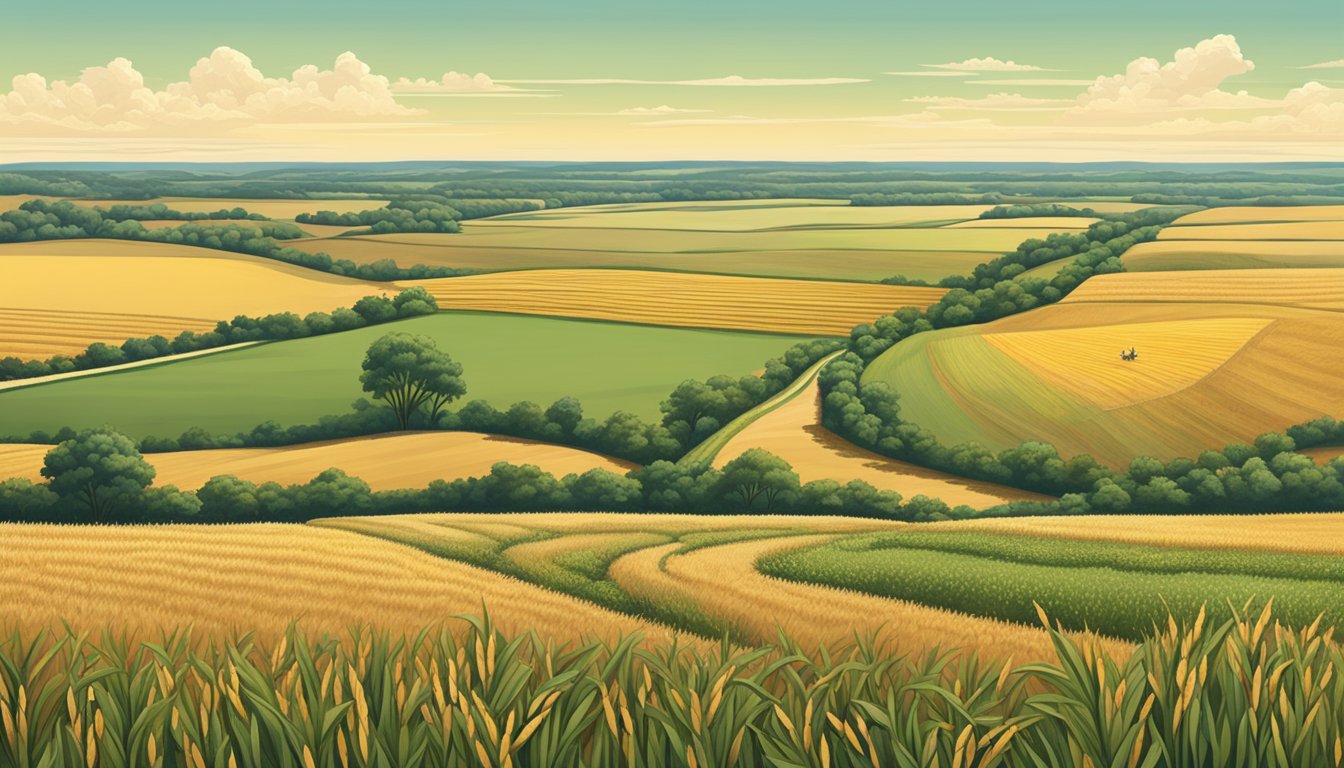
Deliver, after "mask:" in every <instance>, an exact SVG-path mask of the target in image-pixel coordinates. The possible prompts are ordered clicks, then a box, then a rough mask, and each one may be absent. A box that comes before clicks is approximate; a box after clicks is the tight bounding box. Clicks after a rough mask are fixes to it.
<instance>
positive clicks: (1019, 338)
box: [866, 269, 1344, 466]
mask: <svg viewBox="0 0 1344 768" xmlns="http://www.w3.org/2000/svg"><path fill="white" fill-rule="evenodd" d="M1341 308H1344V270H1332V269H1321V270H1312V271H1307V270H1273V269H1270V270H1255V271H1246V270H1242V271H1236V270H1232V271H1201V272H1191V273H1182V274H1181V275H1180V276H1179V277H1173V276H1172V275H1169V274H1163V273H1151V272H1150V273H1124V274H1117V275H1103V276H1098V277H1094V278H1092V279H1090V280H1088V281H1087V282H1086V283H1084V284H1083V285H1082V286H1080V288H1079V289H1078V290H1076V291H1075V292H1074V293H1073V294H1071V295H1070V296H1069V297H1068V298H1067V299H1066V300H1065V301H1063V302H1061V303H1059V304H1056V305H1052V306H1048V307H1044V308H1042V309H1039V310H1035V311H1033V312H1030V313H1026V314H1023V315H1017V316H1013V317H1008V318H1004V319H1002V320H998V321H995V322H993V323H989V324H987V325H984V326H979V327H974V328H961V329H950V330H944V331H937V332H935V333H933V334H928V335H921V336H919V337H914V338H912V339H910V340H907V341H905V342H902V343H901V344H898V345H896V346H895V347H893V349H892V350H889V351H888V352H887V353H884V355H883V356H882V357H880V358H879V359H878V361H877V362H876V363H875V364H874V365H873V366H872V367H870V369H869V372H868V374H866V375H867V376H869V377H880V378H881V380H884V381H888V382H890V383H891V384H892V385H893V386H895V387H896V388H897V389H898V390H899V391H900V392H901V393H902V398H901V411H902V414H903V416H905V417H906V418H908V419H909V420H911V421H913V422H914V423H916V424H918V425H920V426H921V427H924V428H926V429H929V430H931V431H932V432H934V434H937V435H938V436H939V437H940V438H941V439H942V440H943V441H944V442H948V443H951V444H956V443H961V442H971V441H974V442H980V443H982V444H984V445H986V446H988V447H990V448H993V449H996V450H999V449H1003V448H1008V447H1011V446H1014V445H1017V444H1018V443H1020V442H1022V441H1024V440H1045V441H1047V442H1050V443H1052V444H1054V445H1055V446H1057V447H1058V448H1059V450H1060V451H1061V453H1063V454H1064V455H1066V456H1068V455H1074V454H1088V455H1091V456H1093V457H1095V458H1097V459H1098V460H1100V461H1102V462H1105V463H1107V464H1111V465H1113V466H1123V465H1125V464H1128V462H1129V461H1130V459H1132V458H1133V457H1135V456H1153V457H1156V458H1159V459H1163V460H1168V459H1172V458H1176V457H1179V456H1195V455H1198V454H1199V452H1200V451H1203V450H1206V449H1208V448H1210V447H1221V446H1223V445H1226V444H1228V443H1231V442H1245V441H1250V440H1253V439H1254V438H1255V437H1256V436H1257V435H1259V434H1261V433H1263V432H1268V431H1281V430H1283V429H1285V428H1286V427H1289V426H1291V425H1293V424H1298V423H1301V422H1304V421H1309V420H1311V419H1314V418H1317V417H1320V416H1323V415H1336V414H1339V413H1344V380H1341V379H1340V377H1339V376H1338V373H1337V368H1338V366H1337V364H1336V362H1335V360H1336V357H1337V355H1336V350H1337V349H1339V348H1340V346H1341V345H1344V314H1341V313H1340V312H1339V311H1338V310H1339V309H1341ZM1131 347H1133V348H1135V349H1136V350H1137V351H1138V353H1139V359H1138V360H1135V361H1132V362H1126V361H1122V360H1120V350H1121V348H1124V349H1129V348H1131Z"/></svg>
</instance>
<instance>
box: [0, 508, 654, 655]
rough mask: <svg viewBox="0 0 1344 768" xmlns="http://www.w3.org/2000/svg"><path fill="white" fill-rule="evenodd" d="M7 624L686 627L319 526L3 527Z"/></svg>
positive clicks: (1, 566) (603, 630)
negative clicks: (476, 617) (463, 622)
mask: <svg viewBox="0 0 1344 768" xmlns="http://www.w3.org/2000/svg"><path fill="white" fill-rule="evenodd" d="M0 550H3V551H4V552H5V557H4V558H0V581H2V582H3V583H4V584H5V585H6V586H5V600H4V601H3V602H0V625H2V626H5V627H8V628H24V629H27V630H34V629H38V628H59V627H60V623H61V622H67V623H68V624H69V625H70V626H71V627H72V628H73V629H75V630H76V631H94V632H97V631H101V630H102V629H104V628H113V629H114V631H115V630H122V629H124V630H126V631H129V632H132V633H134V634H137V635H140V636H144V637H146V638H147V639H154V638H157V637H158V636H159V635H160V633H161V632H163V631H167V630H172V629H174V628H178V627H183V626H191V627H193V630H194V631H195V632H196V633H197V634H198V635H202V636H209V635H214V636H223V635H236V634H239V633H241V632H246V631H254V632H257V633H258V634H260V635H261V636H262V637H267V638H274V637H276V636H278V635H279V634H281V633H283V632H284V631H285V629H286V628H287V627H289V626H290V625H291V624H296V625H298V626H300V627H303V628H305V629H306V630H308V631H312V632H333V633H340V632H342V631H344V630H346V629H347V628H350V627H353V626H358V625H365V624H369V623H373V624H376V625H378V626H381V627H386V628H389V629H392V630H395V631H404V632H415V631H418V630H420V629H422V628H424V627H426V626H431V627H432V626H436V625H439V626H452V625H453V624H454V619H453V616H455V615H457V614H462V613H480V610H481V606H482V604H485V605H487V606H488V607H489V610H490V614H491V618H492V619H493V620H495V621H496V622H498V623H499V624H500V625H501V626H502V627H507V628H508V629H507V630H506V631H511V632H527V631H530V630H536V631H538V632H539V633H541V634H543V635H545V636H548V637H553V638H555V639H556V640H559V641H563V642H572V641H577V640H579V639H581V638H584V637H600V638H606V639H608V640H615V639H616V638H617V637H619V636H621V635H626V634H629V633H631V632H636V631H638V632H641V633H643V634H644V635H645V636H646V637H648V638H650V639H651V640H656V639H660V638H668V637H669V636H670V635H671V634H672V633H671V632H670V631H669V630H667V629H665V628H662V627H660V626H658V625H655V624H651V623H650V622H648V621H644V620H641V619H637V618H633V617H630V616H625V615H621V614H617V613H614V612H612V611H609V610H605V609H602V608H599V607H597V606H594V605H592V604H590V603H586V602H583V601H581V600H576V599H574V598H571V597H568V596H566V595H562V594H559V593H556V592H552V591H549V590H545V589H541V588H539V587H535V586H532V585H530V584H526V583H522V582H519V581H517V580H515V579H511V578H508V577H505V576H501V575H499V574H496V573H493V572H490V571H487V570H482V569H479V568H474V567H472V566H469V565H465V564H462V563H460V562H455V561H452V560H447V559H442V558H437V557H434V556H432V555H429V554H425V553H423V552H420V551H417V550H415V549H413V548H411V547H406V546H401V545H398V544H394V543H390V542H384V541H380V540H378V539H375V538H372V537H367V536H360V535H358V534H354V533H350V532H346V531H339V530H332V529H326V528H321V527H317V526H301V525H282V524H252V525H227V526H190V525H170V526H98V527H89V526H52V525H19V524H3V525H0Z"/></svg>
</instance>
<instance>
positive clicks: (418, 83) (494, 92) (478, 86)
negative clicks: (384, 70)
mask: <svg viewBox="0 0 1344 768" xmlns="http://www.w3.org/2000/svg"><path fill="white" fill-rule="evenodd" d="M392 91H393V93H432V94H442V95H448V96H523V95H529V96H530V95H537V92H536V91H529V90H525V89H522V88H514V87H512V86H508V85H504V84H502V83H499V82H496V81H495V80H494V79H492V78H491V77H490V76H489V75H487V74H485V73H484V72H477V73H476V74H474V75H469V74H467V73H465V72H445V73H444V74H443V76H442V77H440V78H439V79H438V80H430V79H429V78H425V77H417V78H415V79H414V80H412V79H410V78H405V77H399V78H397V80H396V81H395V82H394V83H392Z"/></svg>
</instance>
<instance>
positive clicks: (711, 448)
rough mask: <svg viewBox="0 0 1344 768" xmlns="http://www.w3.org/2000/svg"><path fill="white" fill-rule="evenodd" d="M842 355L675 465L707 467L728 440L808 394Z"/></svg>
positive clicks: (822, 362) (814, 368)
mask: <svg viewBox="0 0 1344 768" xmlns="http://www.w3.org/2000/svg"><path fill="white" fill-rule="evenodd" d="M842 354H844V350H839V351H837V352H832V353H831V354H829V355H827V356H825V357H823V358H822V359H820V360H818V361H817V362H815V363H813V364H812V367H811V368H808V369H807V370H806V371H803V373H802V375H800V376H799V377H798V378H796V379H794V380H793V383H791V384H789V386H788V387H786V388H785V389H784V390H783V391H781V392H779V393H777V394H776V395H775V396H774V397H771V398H770V399H769V400H766V401H765V402H764V403H761V404H760V405H758V406H756V407H755V408H752V409H751V410H749V411H747V412H746V413H744V414H742V415H741V416H738V417H737V418H735V419H733V420H732V421H730V422H728V423H727V424H725V425H724V426H723V427H722V428H720V429H719V431H717V432H715V433H714V434H712V435H710V436H709V437H707V438H705V439H704V440H703V441H701V442H700V444H699V445H697V446H695V447H694V448H692V449H691V450H689V451H687V452H686V455H685V456H682V457H681V459H679V460H678V461H677V463H678V464H681V465H683V466H694V465H696V464H709V463H710V462H712V461H714V457H715V456H718V455H719V451H721V450H723V447H724V446H725V445H727V444H728V441H729V440H732V439H733V438H734V437H736V436H737V433H739V432H741V431H742V430H744V429H746V428H747V427H748V426H750V425H751V424H752V423H753V422H755V421H756V420H757V419H759V418H761V417H762V416H764V415H766V414H767V413H770V412H771V411H774V410H775V409H776V408H779V407H781V406H783V405H784V404H785V403H788V402H790V401H791V400H793V399H794V398H796V397H798V396H799V395H800V394H802V393H803V392H805V391H807V389H808V387H809V385H811V384H812V381H813V380H814V379H816V378H817V376H819V375H820V374H821V369H822V368H824V367H825V366H826V364H827V363H829V362H831V361H832V360H834V359H835V358H837V357H839V356H840V355H842Z"/></svg>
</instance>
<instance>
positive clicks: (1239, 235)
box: [1157, 221, 1344, 240]
mask: <svg viewBox="0 0 1344 768" xmlns="http://www.w3.org/2000/svg"><path fill="white" fill-rule="evenodd" d="M1157 239H1158V240H1344V221H1275V222H1269V223H1265V224H1203V225H1199V226H1186V227H1182V226H1171V227H1166V228H1164V229H1163V230H1162V231H1161V232H1159V233H1158V235H1157Z"/></svg>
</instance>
